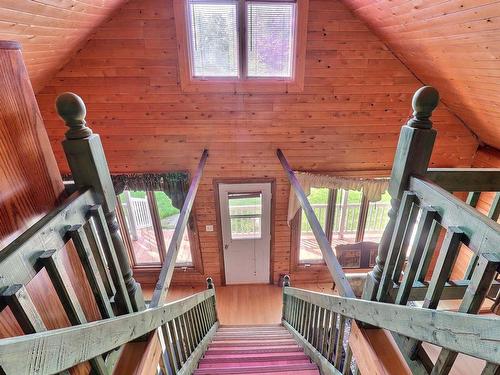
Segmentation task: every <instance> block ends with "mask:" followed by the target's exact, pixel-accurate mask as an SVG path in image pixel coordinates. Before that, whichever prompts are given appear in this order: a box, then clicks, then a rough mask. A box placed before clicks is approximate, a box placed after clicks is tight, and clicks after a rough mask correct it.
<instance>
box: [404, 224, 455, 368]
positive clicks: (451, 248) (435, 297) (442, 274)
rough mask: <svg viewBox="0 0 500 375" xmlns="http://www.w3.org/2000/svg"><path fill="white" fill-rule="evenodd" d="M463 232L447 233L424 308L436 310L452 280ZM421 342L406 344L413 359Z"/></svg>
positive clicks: (449, 230) (451, 230)
mask: <svg viewBox="0 0 500 375" xmlns="http://www.w3.org/2000/svg"><path fill="white" fill-rule="evenodd" d="M462 236H463V232H462V231H461V230H460V229H458V228H456V227H449V228H448V231H447V232H446V236H445V238H444V241H443V244H442V245H441V250H440V251H439V255H438V259H437V261H436V266H435V267H434V271H433V273H432V278H431V281H430V283H429V288H428V289H427V293H426V295H425V299H424V304H423V307H424V308H428V309H436V308H437V306H438V304H439V300H440V298H441V294H442V293H443V290H444V286H445V283H446V281H447V280H448V279H449V278H450V275H451V271H452V270H453V265H454V264H455V260H456V259H457V256H458V252H459V250H460V244H461V240H462ZM419 346H420V342H419V341H418V340H414V339H409V340H408V343H407V344H406V347H407V351H408V355H409V356H410V358H411V359H413V360H414V359H416V358H417V355H418V348H419Z"/></svg>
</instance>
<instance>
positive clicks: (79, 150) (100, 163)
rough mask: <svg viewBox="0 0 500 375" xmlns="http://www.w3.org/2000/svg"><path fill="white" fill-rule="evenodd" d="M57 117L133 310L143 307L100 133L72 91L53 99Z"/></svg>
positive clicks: (71, 161)
mask: <svg viewBox="0 0 500 375" xmlns="http://www.w3.org/2000/svg"><path fill="white" fill-rule="evenodd" d="M56 107H57V112H58V114H59V116H60V117H61V118H62V119H63V120H64V121H65V122H66V125H67V126H68V127H69V130H68V131H67V132H66V134H65V136H66V137H65V140H64V141H63V142H62V145H63V149H64V152H65V154H66V159H67V160H68V164H69V167H70V169H71V173H72V175H73V179H74V181H75V184H76V186H77V187H78V188H83V187H89V186H91V187H92V188H93V189H94V191H95V192H96V195H97V199H98V203H99V204H101V205H102V208H103V211H104V216H105V218H106V224H107V226H108V229H109V233H110V237H111V240H112V242H113V246H114V249H115V252H116V257H117V259H118V262H119V264H120V269H121V273H122V277H123V279H124V282H125V285H126V287H127V292H128V295H129V298H130V301H131V302H132V305H133V308H134V310H135V311H140V310H143V309H144V308H145V303H144V298H143V296H142V290H141V287H140V285H139V284H138V283H137V282H136V281H135V279H134V278H133V276H132V269H131V268H130V263H129V259H128V253H127V250H126V249H125V245H124V242H123V239H122V237H121V234H120V231H119V225H118V222H117V219H116V211H115V210H116V196H115V191H114V188H113V183H112V181H111V176H110V174H109V169H108V165H107V162H106V157H105V155H104V150H103V148H102V144H101V140H100V138H99V135H97V134H92V130H91V129H90V128H88V127H87V125H86V122H85V115H86V108H85V104H84V103H83V101H82V99H81V98H80V97H79V96H78V95H75V94H73V93H64V94H62V95H59V97H58V98H57V100H56ZM119 303H120V309H121V311H122V312H124V313H125V312H127V308H126V303H125V301H119Z"/></svg>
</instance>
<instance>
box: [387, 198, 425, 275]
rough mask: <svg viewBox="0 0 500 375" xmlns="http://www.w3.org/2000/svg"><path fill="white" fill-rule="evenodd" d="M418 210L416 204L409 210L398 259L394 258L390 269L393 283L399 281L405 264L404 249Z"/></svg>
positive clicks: (407, 246) (407, 247) (408, 244)
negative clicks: (394, 262)
mask: <svg viewBox="0 0 500 375" xmlns="http://www.w3.org/2000/svg"><path fill="white" fill-rule="evenodd" d="M419 212H420V207H418V205H417V204H414V205H413V207H412V209H411V211H410V217H409V218H408V224H407V226H406V229H405V234H404V237H403V243H402V244H401V248H400V252H399V254H398V259H397V260H396V264H395V265H394V270H393V271H392V276H391V278H392V282H393V283H394V284H398V285H399V283H400V279H401V273H402V272H403V267H404V266H405V264H406V250H407V249H409V248H410V242H411V238H412V234H413V231H414V230H415V229H416V228H415V227H416V225H417V224H416V222H417V217H418V213H419Z"/></svg>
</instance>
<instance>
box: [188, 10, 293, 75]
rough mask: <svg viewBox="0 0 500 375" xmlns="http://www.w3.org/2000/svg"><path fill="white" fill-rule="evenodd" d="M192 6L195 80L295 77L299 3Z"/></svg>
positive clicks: (190, 25)
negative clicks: (295, 42) (296, 26)
mask: <svg viewBox="0 0 500 375" xmlns="http://www.w3.org/2000/svg"><path fill="white" fill-rule="evenodd" d="M188 4H189V5H188V12H189V25H188V28H189V30H188V31H189V33H188V37H189V41H190V43H189V44H190V55H189V57H190V62H191V69H192V71H191V73H192V75H193V77H197V78H210V77H231V78H237V77H240V78H246V77H256V78H259V77H273V78H288V79H290V78H292V60H293V59H292V57H293V50H294V32H295V25H296V23H295V8H296V4H295V2H294V1H290V2H285V1H267V2H260V1H259V2H256V1H236V0H235V1H227V0H226V1H222V0H214V1H206V0H188Z"/></svg>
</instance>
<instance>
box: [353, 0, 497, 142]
mask: <svg viewBox="0 0 500 375" xmlns="http://www.w3.org/2000/svg"><path fill="white" fill-rule="evenodd" d="M344 3H345V4H347V6H349V8H351V9H352V10H353V11H354V12H355V14H356V15H358V16H359V17H360V18H361V19H362V20H364V21H365V22H366V23H367V25H369V26H370V28H371V29H372V30H374V31H375V32H376V33H377V34H378V35H379V36H381V37H382V39H383V40H384V41H385V42H387V43H388V46H389V47H390V48H391V50H392V51H394V52H395V53H396V54H397V55H398V56H399V57H400V58H401V60H402V61H403V62H404V63H405V64H406V65H407V66H408V67H409V68H410V69H411V71H412V72H414V73H415V74H416V75H417V77H419V78H420V79H421V80H422V81H423V82H425V83H426V84H430V85H433V86H435V87H436V88H437V89H438V90H439V92H440V93H441V96H442V98H443V101H444V102H445V103H446V104H447V105H448V106H449V108H450V110H451V111H452V112H454V113H456V114H457V115H458V116H459V117H460V118H461V119H462V120H463V121H464V122H465V123H466V124H467V126H469V127H470V128H471V129H472V130H473V131H474V132H475V133H476V134H477V135H478V136H479V138H480V139H481V140H482V141H483V142H485V143H487V144H489V145H491V146H494V147H496V148H499V147H500V127H499V126H498V116H499V113H500V111H499V106H500V73H499V68H500V60H499V56H500V40H499V39H498V31H499V22H500V6H499V4H498V2H497V1H495V0H486V1H485V0H470V1H433V0H423V1H407V0H393V1H366V0H344Z"/></svg>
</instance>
